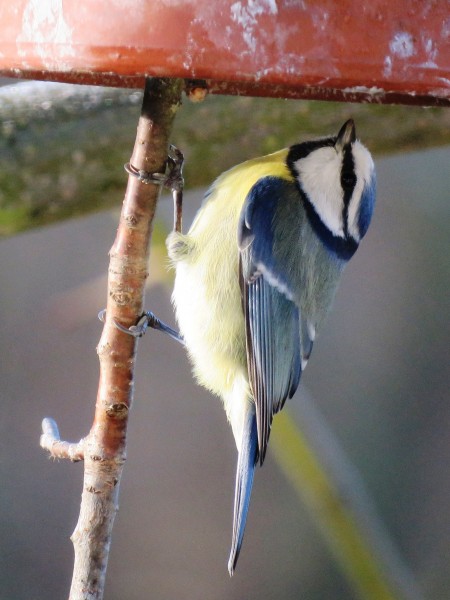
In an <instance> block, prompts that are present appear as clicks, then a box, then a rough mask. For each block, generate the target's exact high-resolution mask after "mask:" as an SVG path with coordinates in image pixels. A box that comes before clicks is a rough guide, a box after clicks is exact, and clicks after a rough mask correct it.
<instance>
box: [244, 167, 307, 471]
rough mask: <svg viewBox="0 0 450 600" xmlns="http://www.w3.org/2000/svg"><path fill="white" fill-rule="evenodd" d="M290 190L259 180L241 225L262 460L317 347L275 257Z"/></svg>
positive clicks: (251, 377) (251, 373)
mask: <svg viewBox="0 0 450 600" xmlns="http://www.w3.org/2000/svg"><path fill="white" fill-rule="evenodd" d="M287 193H289V194H290V195H292V185H291V184H290V183H289V182H287V181H284V180H281V179H278V178H274V177H266V178H264V179H261V180H260V181H258V182H257V183H256V184H255V185H254V186H253V188H252V189H251V191H250V192H249V194H248V196H247V198H246V201H245V203H244V206H243V208H242V212H241V218H240V222H239V228H238V244H239V249H240V284H241V292H242V302H243V310H244V315H245V324H246V339H247V363H248V374H249V380H250V385H251V389H252V393H253V396H254V400H255V405H256V421H257V429H258V447H259V461H260V463H261V464H262V462H263V460H264V457H265V453H266V448H267V443H268V440H269V435H270V429H271V424H272V418H273V415H274V414H275V413H276V412H278V411H279V410H280V409H281V408H282V407H283V405H284V402H285V401H286V399H287V398H290V397H292V395H293V394H294V393H295V390H296V389H297V387H298V384H299V381H300V376H301V372H302V363H303V364H305V361H306V360H307V358H308V356H309V353H310V351H311V346H312V340H310V338H309V334H308V331H307V326H306V322H305V321H304V320H303V319H302V317H301V314H300V306H299V302H296V294H295V292H296V290H295V289H294V287H295V285H293V283H294V282H293V281H292V280H291V279H290V274H289V272H288V271H287V270H286V269H285V268H284V266H283V265H280V264H278V263H279V261H277V257H276V244H277V242H276V233H277V232H276V213H277V211H278V210H279V208H280V205H279V203H280V202H284V201H286V198H287V197H288V196H287ZM289 194H288V195H289ZM294 217H295V215H294ZM295 226H296V224H295V223H292V227H295Z"/></svg>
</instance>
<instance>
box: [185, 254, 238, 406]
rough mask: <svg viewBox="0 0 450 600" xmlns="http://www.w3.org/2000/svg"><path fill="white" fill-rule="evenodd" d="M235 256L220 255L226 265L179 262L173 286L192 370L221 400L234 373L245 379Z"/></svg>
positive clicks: (228, 393)
mask: <svg viewBox="0 0 450 600" xmlns="http://www.w3.org/2000/svg"><path fill="white" fill-rule="evenodd" d="M235 255H236V258H235V261H233V260H227V259H226V258H225V257H224V262H225V263H226V264H224V263H223V262H222V263H221V264H220V265H217V264H211V263H214V260H212V261H209V264H208V263H206V264H205V262H202V264H201V266H199V265H198V264H192V263H191V262H190V261H185V262H180V263H179V264H178V265H177V272H176V279H175V286H174V291H173V302H174V304H175V309H176V315H177V320H178V323H179V326H180V330H181V333H182V334H183V336H184V338H185V341H186V347H187V350H188V353H189V356H190V359H191V361H192V364H193V371H194V375H195V376H196V378H197V379H198V381H199V383H201V384H202V385H203V386H205V387H206V388H208V389H209V390H211V391H212V392H214V393H215V394H217V395H219V396H221V397H222V398H223V399H224V400H225V398H226V397H228V396H229V395H230V393H231V392H232V389H233V387H234V386H235V385H236V379H237V378H242V377H244V378H245V379H247V367H246V364H247V363H246V361H247V359H246V351H245V324H244V317H243V313H242V306H241V298H240V290H239V283H238V265H237V252H236V253H235ZM212 258H214V255H212ZM234 263H235V264H234ZM226 408H227V407H226ZM227 412H228V411H227Z"/></svg>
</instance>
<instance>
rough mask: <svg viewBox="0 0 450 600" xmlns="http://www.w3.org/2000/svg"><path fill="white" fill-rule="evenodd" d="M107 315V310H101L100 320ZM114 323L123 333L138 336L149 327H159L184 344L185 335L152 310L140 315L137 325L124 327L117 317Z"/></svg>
mask: <svg viewBox="0 0 450 600" xmlns="http://www.w3.org/2000/svg"><path fill="white" fill-rule="evenodd" d="M105 315H106V310H101V311H100V312H99V313H98V318H99V319H100V321H103V322H104V321H105ZM113 323H114V325H115V327H117V329H120V331H123V333H127V334H128V335H132V336H133V337H138V338H140V337H142V336H143V335H144V333H145V332H146V331H147V329H148V327H151V328H152V329H157V330H158V331H162V332H163V333H166V334H167V335H169V336H170V337H171V338H172V339H174V340H176V341H177V342H179V343H180V344H183V346H184V339H183V336H182V335H181V334H180V333H178V331H175V329H172V327H170V326H169V325H167V324H166V323H164V322H163V321H161V320H160V319H158V317H156V316H155V315H154V314H153V313H152V312H151V311H150V310H148V311H147V312H145V313H144V314H143V315H142V316H140V317H139V320H138V322H137V323H136V325H132V326H131V327H124V326H123V325H121V324H120V323H119V322H118V321H116V320H115V319H113Z"/></svg>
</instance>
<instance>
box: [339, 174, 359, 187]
mask: <svg viewBox="0 0 450 600" xmlns="http://www.w3.org/2000/svg"><path fill="white" fill-rule="evenodd" d="M355 183H356V175H355V174H354V173H353V172H352V171H350V172H347V173H346V172H345V171H344V172H343V173H342V175H341V185H342V187H343V188H344V190H349V189H351V188H353V187H355Z"/></svg>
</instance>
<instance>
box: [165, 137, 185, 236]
mask: <svg viewBox="0 0 450 600" xmlns="http://www.w3.org/2000/svg"><path fill="white" fill-rule="evenodd" d="M170 151H171V152H172V153H173V156H171V155H170V154H169V157H168V167H169V173H168V175H167V180H166V182H165V186H166V187H168V188H170V189H171V190H172V197H173V230H174V231H177V232H178V233H181V229H182V217H183V187H184V179H183V163H184V156H183V153H182V152H181V151H180V150H178V148H177V147H176V146H174V145H173V144H171V145H170Z"/></svg>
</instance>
